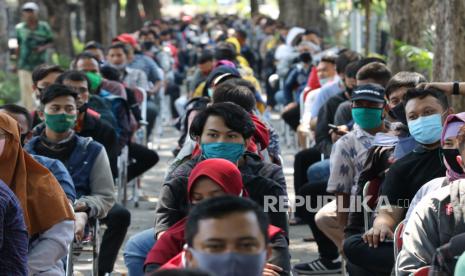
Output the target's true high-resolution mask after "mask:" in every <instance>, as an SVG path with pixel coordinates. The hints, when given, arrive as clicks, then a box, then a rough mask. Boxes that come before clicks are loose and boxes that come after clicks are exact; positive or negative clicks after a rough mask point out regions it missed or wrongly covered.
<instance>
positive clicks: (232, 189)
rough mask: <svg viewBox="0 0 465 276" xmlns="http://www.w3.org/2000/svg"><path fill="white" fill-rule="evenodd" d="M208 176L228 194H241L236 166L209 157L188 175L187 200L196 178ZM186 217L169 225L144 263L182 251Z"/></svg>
mask: <svg viewBox="0 0 465 276" xmlns="http://www.w3.org/2000/svg"><path fill="white" fill-rule="evenodd" d="M201 177H208V178H210V179H211V180H213V181H214V182H215V183H217V184H218V185H219V186H220V187H221V188H222V189H223V191H224V192H225V193H227V194H228V195H236V196H241V195H245V193H244V192H243V188H244V186H243V184H242V176H241V172H240V171H239V169H238V168H237V166H236V165H235V164H234V163H232V162H231V161H228V160H226V159H221V158H211V159H207V160H204V161H202V162H200V163H198V164H197V165H196V166H195V167H194V169H193V170H192V171H191V174H190V175H189V180H188V182H187V195H188V200H189V202H191V192H192V190H193V187H194V185H195V183H196V182H197V180H198V179H199V178H201ZM186 221H187V217H185V218H183V219H181V220H180V221H178V222H177V223H176V224H174V225H173V226H171V227H170V228H169V229H168V230H167V231H166V232H165V233H164V234H163V235H162V236H161V238H160V239H159V240H158V241H157V242H156V243H155V245H154V246H153V247H152V249H151V250H150V252H149V253H148V255H147V258H146V259H145V264H150V263H156V264H160V265H162V264H164V263H166V262H168V261H169V260H170V259H171V258H172V257H175V256H176V255H177V254H178V253H179V252H181V251H182V248H183V246H184V244H185V243H186V241H185V239H184V228H185V225H186Z"/></svg>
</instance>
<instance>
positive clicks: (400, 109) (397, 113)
mask: <svg viewBox="0 0 465 276" xmlns="http://www.w3.org/2000/svg"><path fill="white" fill-rule="evenodd" d="M389 115H390V116H391V117H392V118H394V119H396V120H397V121H398V122H401V123H403V124H404V125H407V117H406V115H405V107H404V104H403V103H400V104H398V105H396V106H395V107H394V108H393V109H391V110H389Z"/></svg>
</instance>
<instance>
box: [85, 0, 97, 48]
mask: <svg viewBox="0 0 465 276" xmlns="http://www.w3.org/2000/svg"><path fill="white" fill-rule="evenodd" d="M83 6H84V15H85V30H86V37H85V41H91V40H94V41H98V42H100V33H101V31H100V24H99V22H100V13H99V4H98V2H97V1H94V0H83Z"/></svg>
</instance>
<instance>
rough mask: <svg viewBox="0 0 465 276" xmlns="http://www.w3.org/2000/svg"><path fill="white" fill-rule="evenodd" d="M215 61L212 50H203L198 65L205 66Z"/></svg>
mask: <svg viewBox="0 0 465 276" xmlns="http://www.w3.org/2000/svg"><path fill="white" fill-rule="evenodd" d="M209 61H213V53H212V51H210V50H203V51H202V53H201V54H200V56H199V60H198V62H197V63H198V64H204V63H207V62H209Z"/></svg>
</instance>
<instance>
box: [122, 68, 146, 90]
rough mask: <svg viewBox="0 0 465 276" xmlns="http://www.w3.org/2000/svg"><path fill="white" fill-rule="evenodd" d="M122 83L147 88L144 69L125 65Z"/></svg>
mask: <svg viewBox="0 0 465 276" xmlns="http://www.w3.org/2000/svg"><path fill="white" fill-rule="evenodd" d="M123 82H124V84H126V86H127V87H129V88H139V89H144V90H145V91H147V90H148V89H149V83H148V81H147V75H146V74H145V73H144V71H142V70H139V69H135V68H130V67H126V68H125V69H124V79H123Z"/></svg>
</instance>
